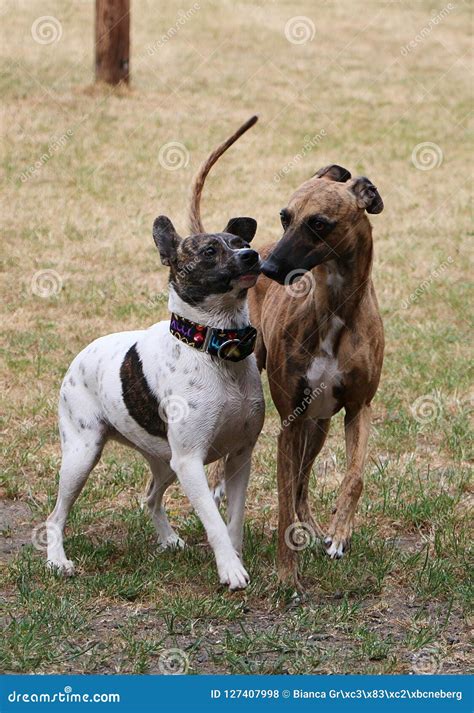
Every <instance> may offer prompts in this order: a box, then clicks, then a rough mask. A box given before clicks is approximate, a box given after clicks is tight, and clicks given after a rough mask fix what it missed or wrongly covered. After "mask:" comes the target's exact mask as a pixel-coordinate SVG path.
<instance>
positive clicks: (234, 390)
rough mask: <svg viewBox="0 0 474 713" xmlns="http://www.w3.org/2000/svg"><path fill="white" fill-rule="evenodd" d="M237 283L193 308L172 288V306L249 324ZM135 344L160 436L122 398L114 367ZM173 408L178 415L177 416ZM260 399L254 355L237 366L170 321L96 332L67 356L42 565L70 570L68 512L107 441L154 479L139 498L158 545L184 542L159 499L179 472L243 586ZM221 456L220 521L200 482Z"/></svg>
mask: <svg viewBox="0 0 474 713" xmlns="http://www.w3.org/2000/svg"><path fill="white" fill-rule="evenodd" d="M239 292H240V293H242V289H241V287H240V288H239V287H238V286H236V287H235V289H233V290H232V291H231V292H228V293H226V294H225V295H215V296H210V297H209V298H207V299H206V300H205V301H204V303H203V304H202V305H201V308H199V309H198V308H196V307H191V306H190V305H189V304H187V303H185V302H184V301H183V300H181V299H180V298H179V297H178V295H177V294H176V293H175V291H174V290H173V288H172V287H170V303H169V309H170V311H172V312H175V313H177V314H179V315H181V316H183V317H185V318H187V319H191V320H193V321H196V322H199V323H201V324H212V325H213V326H215V327H220V328H239V327H243V326H245V325H246V324H248V313H247V306H246V300H244V299H242V298H241V297H240V298H239V299H237V295H238V293H239ZM133 345H136V351H137V353H138V356H139V359H140V362H141V366H142V370H143V375H144V378H145V379H146V382H147V384H148V386H149V389H150V391H151V392H152V394H153V396H154V397H156V399H157V401H158V402H159V404H160V414H161V416H162V418H163V421H164V422H166V421H167V433H166V435H165V436H163V437H162V436H157V435H152V434H151V433H149V432H147V430H145V429H144V428H143V427H142V426H140V425H139V423H137V421H136V420H135V419H134V418H133V417H132V416H131V415H130V413H129V410H127V405H126V403H125V402H124V394H123V384H122V380H121V375H120V370H121V365H122V364H123V362H124V358H125V356H126V354H127V352H128V351H129V349H130V348H131V347H132V346H133ZM180 409H181V412H182V413H181V416H182V417H180ZM263 417H264V401H263V394H262V388H261V382H260V376H259V373H258V369H257V364H256V360H255V357H254V355H251V356H250V357H248V358H247V359H244V360H243V361H240V362H230V361H221V360H217V359H216V358H212V357H211V356H209V355H208V354H206V353H203V352H200V351H198V350H196V349H193V348H192V347H189V346H188V345H186V344H184V343H182V342H180V341H179V340H178V339H177V338H176V337H174V336H173V335H172V334H171V333H170V332H169V321H163V322H159V323H158V324H155V325H153V326H152V327H150V328H149V329H147V330H140V331H131V332H120V333H118V334H110V335H108V336H105V337H101V338H99V339H97V340H95V341H94V342H92V344H90V345H89V346H88V347H86V348H85V349H84V350H83V351H82V352H81V353H80V354H79V355H78V356H77V357H76V358H75V359H74V361H73V362H72V364H71V366H70V368H69V370H68V372H67V374H66V376H65V378H64V381H63V384H62V387H61V393H60V403H59V427H60V434H61V445H62V465H61V474H60V486H59V494H58V499H57V503H56V507H55V509H54V511H53V512H52V514H51V516H50V517H49V519H48V533H49V535H50V536H49V541H48V563H49V566H50V567H52V568H55V569H57V570H59V571H61V572H63V573H64V574H72V573H73V570H74V566H73V563H72V562H71V561H70V560H69V559H67V557H66V554H65V552H64V547H63V529H64V525H65V522H66V518H67V515H68V513H69V511H70V509H71V507H72V505H73V503H74V501H75V499H76V498H77V496H78V495H79V493H80V491H81V489H82V487H83V486H84V484H85V482H86V480H87V477H88V475H89V473H90V472H91V470H92V469H93V467H94V466H95V464H96V463H97V461H98V460H99V458H100V456H101V453H102V448H103V446H104V443H105V442H106V441H107V440H108V439H109V438H114V439H117V440H120V441H122V442H124V443H126V444H128V445H130V446H132V447H133V448H135V449H137V450H138V451H140V452H141V453H142V454H143V455H144V456H145V458H146V459H147V460H148V462H149V464H150V467H151V471H152V476H153V478H152V481H151V483H150V487H149V490H148V493H147V497H146V502H147V504H148V506H149V508H150V512H151V515H152V519H153V522H154V524H155V527H156V531H157V534H158V540H159V543H160V545H161V547H181V546H182V545H183V542H182V540H181V539H180V538H179V537H178V535H177V534H176V533H175V532H174V531H173V529H172V528H171V526H170V524H169V522H168V519H167V516H166V513H165V510H164V508H163V506H162V497H163V494H164V492H165V490H166V488H167V487H168V485H170V484H171V483H172V482H173V481H174V480H175V479H176V476H177V477H178V480H179V481H180V483H181V485H182V487H183V489H184V491H185V493H186V495H187V496H188V498H189V500H190V501H191V503H192V505H193V507H194V509H195V510H196V512H197V514H198V515H199V517H200V518H201V520H202V522H203V524H204V527H205V529H206V532H207V536H208V539H209V542H210V544H211V547H212V548H213V550H214V554H215V558H216V562H217V568H218V572H219V577H220V581H221V582H222V583H226V584H228V585H229V587H230V588H231V589H235V588H241V587H245V586H246V584H247V582H248V574H247V572H246V570H245V568H244V566H243V563H242V561H241V550H242V533H243V518H244V504H245V493H246V487H247V482H248V477H249V473H250V458H251V454H252V449H253V447H254V445H255V442H256V440H257V437H258V435H259V433H260V430H261V428H262V425H263ZM224 456H227V457H226V465H225V480H226V493H227V501H228V524H227V527H226V526H225V524H224V522H223V520H222V518H221V516H220V514H219V511H218V509H217V506H216V503H215V501H214V499H213V497H212V495H211V493H210V491H209V488H208V485H207V479H206V474H205V470H204V465H205V464H207V463H210V462H212V461H215V460H217V459H219V458H222V457H224Z"/></svg>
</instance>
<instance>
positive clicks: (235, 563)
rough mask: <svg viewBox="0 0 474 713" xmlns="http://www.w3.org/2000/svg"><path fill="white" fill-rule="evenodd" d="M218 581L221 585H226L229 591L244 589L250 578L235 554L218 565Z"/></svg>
mask: <svg viewBox="0 0 474 713" xmlns="http://www.w3.org/2000/svg"><path fill="white" fill-rule="evenodd" d="M218 571H219V580H220V583H221V584H227V585H228V586H229V589H230V590H231V591H233V590H234V589H245V587H246V586H247V584H248V583H249V582H250V577H249V575H248V572H247V570H246V569H245V567H244V565H243V564H242V562H241V561H240V560H239V558H238V557H237V555H236V554H234V555H231V557H230V558H229V559H228V560H226V561H225V562H223V563H222V564H220V565H218Z"/></svg>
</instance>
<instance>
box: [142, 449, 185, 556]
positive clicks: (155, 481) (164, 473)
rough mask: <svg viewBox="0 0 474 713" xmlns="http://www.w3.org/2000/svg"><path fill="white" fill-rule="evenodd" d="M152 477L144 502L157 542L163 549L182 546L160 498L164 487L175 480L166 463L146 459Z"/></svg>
mask: <svg viewBox="0 0 474 713" xmlns="http://www.w3.org/2000/svg"><path fill="white" fill-rule="evenodd" d="M148 462H149V463H150V468H151V472H152V478H151V480H150V483H149V485H148V490H147V493H146V498H145V502H146V504H147V505H148V508H149V510H150V515H151V519H152V520H153V524H154V526H155V529H156V532H157V534H158V542H159V544H160V546H161V547H162V548H163V549H168V548H173V547H180V548H183V547H184V541H183V540H182V539H181V538H180V537H179V536H178V535H177V534H176V532H175V531H174V530H173V528H172V527H171V525H170V523H169V520H168V516H167V515H166V510H165V508H164V507H163V504H162V500H163V495H164V494H165V491H166V489H167V488H168V487H169V486H170V485H171V484H172V483H173V482H174V481H175V480H176V473H174V472H173V471H172V470H171V468H170V466H169V465H168V463H166V462H165V461H160V460H158V459H151V458H149V459H148Z"/></svg>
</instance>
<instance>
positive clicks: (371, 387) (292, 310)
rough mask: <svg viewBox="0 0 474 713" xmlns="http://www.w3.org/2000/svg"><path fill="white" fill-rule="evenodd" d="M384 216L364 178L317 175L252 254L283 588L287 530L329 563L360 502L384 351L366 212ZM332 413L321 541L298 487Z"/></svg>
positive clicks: (290, 553)
mask: <svg viewBox="0 0 474 713" xmlns="http://www.w3.org/2000/svg"><path fill="white" fill-rule="evenodd" d="M382 210H383V202H382V199H381V197H380V195H379V193H378V191H377V189H376V188H375V186H374V185H373V184H372V183H371V182H370V181H369V179H368V178H365V177H358V178H354V179H351V174H350V173H349V171H347V170H346V169H344V168H341V167H340V166H336V165H333V166H328V167H326V168H323V169H321V170H320V171H318V172H317V173H316V175H315V176H313V178H311V179H310V180H309V181H306V182H305V183H303V185H302V186H300V188H298V190H297V191H296V192H295V193H294V194H293V196H292V197H291V199H290V201H289V203H288V206H287V207H286V208H284V209H283V210H282V211H281V222H282V226H283V230H284V233H283V236H282V238H281V240H280V241H279V242H278V243H276V244H275V245H273V246H271V247H270V248H268V249H267V250H263V251H261V255H262V256H263V257H265V260H264V262H263V264H262V272H263V273H264V276H261V277H260V278H259V280H258V283H257V285H256V286H255V288H254V289H253V290H251V291H250V295H249V301H250V313H251V319H252V323H253V324H254V325H255V326H256V327H257V328H258V330H259V345H258V349H257V359H258V363H259V367H260V369H263V368H266V370H267V374H268V380H269V384H270V390H271V394H272V398H273V401H274V403H275V405H276V407H277V409H278V413H279V415H280V418H281V423H282V427H281V431H280V434H279V437H278V460H277V474H278V476H277V477H278V500H279V523H278V572H279V577H280V579H281V580H282V581H285V582H287V583H290V584H293V583H294V584H296V585H297V586H299V582H298V571H297V558H296V554H297V553H296V548H295V546H294V543H293V542H292V537H293V535H292V533H293V529H294V527H295V521H296V520H299V522H300V523H304V524H305V526H306V528H310V529H312V530H313V531H314V533H315V534H316V535H318V536H320V537H321V538H322V539H323V541H324V546H325V548H326V552H327V553H328V555H329V556H330V557H342V555H343V554H344V552H345V551H346V550H347V548H348V545H349V542H350V538H351V534H352V530H353V526H354V516H355V512H356V508H357V503H358V500H359V497H360V494H361V492H362V486H363V469H364V461H365V457H366V451H367V440H368V436H369V429H370V419H371V416H370V404H371V401H372V399H373V397H374V395H375V392H376V390H377V387H378V383H379V379H380V372H381V369H382V361H383V351H384V335H383V325H382V320H381V318H380V314H379V309H378V305H377V298H376V296H375V291H374V286H373V284H372V279H371V269H372V256H373V247H372V229H371V225H370V222H369V220H368V218H367V216H366V212H367V213H380V212H381V211H382ZM296 278H299V280H298V281H297V282H294V280H295V279H296ZM277 283H280V284H277ZM342 408H344V409H345V419H344V426H345V437H346V454H347V472H346V474H345V476H344V479H343V481H342V484H341V487H340V491H339V494H338V498H337V502H336V506H335V509H334V514H333V517H332V520H331V523H330V525H329V528H328V529H327V531H326V532H323V530H322V529H321V528H320V527H319V525H318V524H317V523H316V522H315V520H314V519H313V516H312V514H311V510H310V506H309V503H308V481H309V476H310V472H311V467H312V465H313V462H314V459H315V457H316V456H317V454H318V453H319V452H320V450H321V448H322V447H323V444H324V441H325V439H326V436H327V433H328V429H329V423H330V420H331V417H332V416H333V415H334V414H336V413H337V412H338V411H339V410H340V409H342Z"/></svg>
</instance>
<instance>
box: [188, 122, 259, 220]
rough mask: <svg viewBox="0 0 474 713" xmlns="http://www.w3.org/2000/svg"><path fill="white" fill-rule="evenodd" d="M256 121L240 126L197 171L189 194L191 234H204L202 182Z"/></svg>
mask: <svg viewBox="0 0 474 713" xmlns="http://www.w3.org/2000/svg"><path fill="white" fill-rule="evenodd" d="M257 121H258V116H252V117H251V118H250V119H249V120H248V121H246V122H245V124H242V126H241V127H240V129H237V131H236V132H235V133H234V134H232V136H229V138H228V139H226V140H225V141H224V142H223V143H222V144H221V145H220V146H218V147H217V148H216V150H215V151H213V152H212V153H211V155H210V156H209V158H208V159H207V160H206V161H204V163H203V164H202V166H201V168H200V169H199V171H198V173H197V176H196V178H195V179H194V183H193V186H192V192H191V202H190V205H189V229H190V231H191V233H204V227H203V224H202V221H201V194H202V189H203V188H204V182H205V180H206V178H207V174H208V173H209V171H210V170H211V168H212V167H213V166H214V164H215V163H216V161H217V160H218V159H219V158H220V157H221V156H222V154H223V153H225V152H226V151H227V149H228V148H229V147H230V146H232V144H233V143H235V142H236V141H237V139H239V138H240V137H241V136H242V134H245V132H246V131H248V130H249V129H250V127H251V126H253V125H254V124H255V123H256V122H257Z"/></svg>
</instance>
